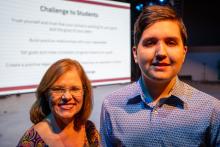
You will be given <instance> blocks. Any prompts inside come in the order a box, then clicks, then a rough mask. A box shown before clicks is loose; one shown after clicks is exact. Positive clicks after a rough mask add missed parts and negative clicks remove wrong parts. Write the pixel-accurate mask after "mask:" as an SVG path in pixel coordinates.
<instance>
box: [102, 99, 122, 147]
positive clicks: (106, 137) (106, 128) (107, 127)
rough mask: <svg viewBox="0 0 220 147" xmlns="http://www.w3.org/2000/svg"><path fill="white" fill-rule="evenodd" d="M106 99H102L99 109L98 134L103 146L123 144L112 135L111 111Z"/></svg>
mask: <svg viewBox="0 0 220 147" xmlns="http://www.w3.org/2000/svg"><path fill="white" fill-rule="evenodd" d="M109 109H110V105H109V104H108V101H106V100H104V102H103V104H102V110H101V120H100V135H101V142H102V146H103V147H116V146H123V145H122V143H121V140H120V139H119V138H117V137H115V135H114V129H113V127H112V119H111V115H113V114H111V111H110V110H109Z"/></svg>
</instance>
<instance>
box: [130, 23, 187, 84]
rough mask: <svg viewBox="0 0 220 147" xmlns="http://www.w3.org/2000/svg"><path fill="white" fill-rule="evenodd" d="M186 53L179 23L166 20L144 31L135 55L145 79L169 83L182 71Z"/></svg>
mask: <svg viewBox="0 0 220 147" xmlns="http://www.w3.org/2000/svg"><path fill="white" fill-rule="evenodd" d="M186 51H187V48H186V47H185V46H184V45H183V41H182V38H181V34H180V29H179V26H178V24H177V22H175V21H170V20H164V21H158V22H156V23H154V24H153V25H151V26H150V27H149V28H147V29H146V30H144V32H143V34H142V36H141V39H140V41H139V43H138V46H137V47H134V48H133V55H134V59H135V62H136V63H137V64H138V65H139V67H140V69H141V73H142V76H143V78H145V79H147V80H150V81H153V82H168V81H170V80H171V79H172V78H174V77H175V76H176V75H177V74H178V72H179V71H180V69H181V66H182V64H183V62H184V59H185V55H186Z"/></svg>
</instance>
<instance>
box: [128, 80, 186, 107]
mask: <svg viewBox="0 0 220 147" xmlns="http://www.w3.org/2000/svg"><path fill="white" fill-rule="evenodd" d="M136 84H137V87H138V95H137V96H135V97H133V98H130V99H128V102H127V104H137V103H140V102H144V103H145V104H146V105H149V106H150V107H152V106H151V105H150V104H151V102H152V101H153V99H152V97H151V96H150V94H149V92H148V90H147V87H145V86H144V84H143V82H142V78H139V80H138V81H136ZM184 93H185V87H184V83H183V82H181V81H180V80H179V78H178V77H176V83H175V84H174V86H173V88H172V89H171V91H170V96H169V97H168V98H164V99H161V100H160V102H159V104H158V105H163V104H167V105H170V106H175V107H178V108H184V107H185V106H186V105H187V99H186V97H185V94H184Z"/></svg>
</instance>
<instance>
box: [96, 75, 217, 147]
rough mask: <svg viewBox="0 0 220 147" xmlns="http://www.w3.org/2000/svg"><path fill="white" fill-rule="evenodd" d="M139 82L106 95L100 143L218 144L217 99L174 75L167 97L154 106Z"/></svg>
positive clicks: (194, 146) (155, 145)
mask: <svg viewBox="0 0 220 147" xmlns="http://www.w3.org/2000/svg"><path fill="white" fill-rule="evenodd" d="M140 81H141V79H139V80H138V81H137V82H134V83H132V84H130V85H128V86H126V87H123V88H121V89H119V90H117V91H115V92H113V93H112V94H110V95H109V96H107V97H106V98H105V100H104V102H103V105H102V112H101V125H100V126H101V128H100V133H101V138H102V143H103V146H108V147H110V146H127V147H139V146H149V147H161V146H168V147H171V146H172V147H173V146H175V147H199V146H217V147H220V101H219V100H218V99H216V98H214V97H212V96H210V95H208V94H206V93H204V92H201V91H199V90H197V89H195V88H193V87H191V86H190V85H188V84H186V83H184V82H182V81H180V80H179V79H178V78H176V84H175V85H174V87H173V89H172V90H171V92H170V97H169V98H165V99H162V100H161V101H160V102H159V103H158V104H157V105H155V106H154V105H152V103H151V102H150V101H149V102H148V100H149V98H148V96H146V94H145V93H144V92H143V87H142V86H141V82H140ZM145 91H146V90H145Z"/></svg>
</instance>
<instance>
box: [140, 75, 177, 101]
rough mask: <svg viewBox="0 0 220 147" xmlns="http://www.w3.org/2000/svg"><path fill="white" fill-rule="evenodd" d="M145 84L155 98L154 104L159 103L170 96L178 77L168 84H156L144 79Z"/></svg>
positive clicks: (167, 82)
mask: <svg viewBox="0 0 220 147" xmlns="http://www.w3.org/2000/svg"><path fill="white" fill-rule="evenodd" d="M142 80H143V84H144V86H145V87H147V90H148V92H149V94H150V96H151V97H152V98H153V103H155V104H156V103H157V102H158V101H159V100H160V99H161V98H164V97H168V96H170V92H171V90H172V88H173V86H174V84H175V83H176V77H174V78H173V79H171V80H170V81H166V82H157V81H156V82H154V81H153V80H149V79H146V78H144V77H142Z"/></svg>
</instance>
